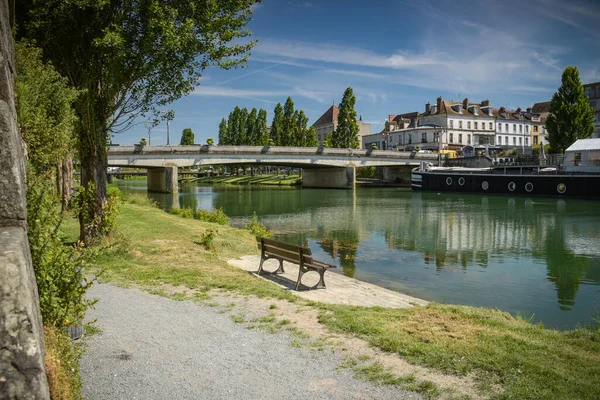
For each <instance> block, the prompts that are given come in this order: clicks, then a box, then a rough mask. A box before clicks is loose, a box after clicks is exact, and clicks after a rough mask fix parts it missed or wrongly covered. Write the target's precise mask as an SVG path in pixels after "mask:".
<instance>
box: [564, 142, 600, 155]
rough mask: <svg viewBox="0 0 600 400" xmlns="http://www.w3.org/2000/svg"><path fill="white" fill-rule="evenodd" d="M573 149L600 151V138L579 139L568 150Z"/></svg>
mask: <svg viewBox="0 0 600 400" xmlns="http://www.w3.org/2000/svg"><path fill="white" fill-rule="evenodd" d="M571 151H600V139H579V140H578V141H576V142H575V143H573V144H572V145H571V146H569V148H568V149H567V150H566V152H567V153H568V152H571Z"/></svg>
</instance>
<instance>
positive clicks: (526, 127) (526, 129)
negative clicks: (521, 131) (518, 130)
mask: <svg viewBox="0 0 600 400" xmlns="http://www.w3.org/2000/svg"><path fill="white" fill-rule="evenodd" d="M525 133H529V125H525Z"/></svg>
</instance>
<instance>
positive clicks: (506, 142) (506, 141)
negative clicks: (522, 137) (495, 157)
mask: <svg viewBox="0 0 600 400" xmlns="http://www.w3.org/2000/svg"><path fill="white" fill-rule="evenodd" d="M500 140H502V139H500ZM504 144H505V145H506V146H508V136H504Z"/></svg>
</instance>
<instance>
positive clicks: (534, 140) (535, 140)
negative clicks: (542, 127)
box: [533, 136, 538, 144]
mask: <svg viewBox="0 0 600 400" xmlns="http://www.w3.org/2000/svg"><path fill="white" fill-rule="evenodd" d="M533 144H538V137H537V136H534V137H533Z"/></svg>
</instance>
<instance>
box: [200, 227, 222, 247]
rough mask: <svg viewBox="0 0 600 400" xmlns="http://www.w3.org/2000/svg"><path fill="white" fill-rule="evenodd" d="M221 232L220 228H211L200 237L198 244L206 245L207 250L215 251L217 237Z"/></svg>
mask: <svg viewBox="0 0 600 400" xmlns="http://www.w3.org/2000/svg"><path fill="white" fill-rule="evenodd" d="M218 233H219V231H218V230H216V229H212V228H209V229H208V230H207V231H206V232H204V233H203V234H202V236H201V237H200V241H199V242H198V244H200V245H202V246H204V248H205V249H206V250H209V251H215V237H216V236H217V234H218Z"/></svg>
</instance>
